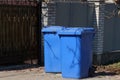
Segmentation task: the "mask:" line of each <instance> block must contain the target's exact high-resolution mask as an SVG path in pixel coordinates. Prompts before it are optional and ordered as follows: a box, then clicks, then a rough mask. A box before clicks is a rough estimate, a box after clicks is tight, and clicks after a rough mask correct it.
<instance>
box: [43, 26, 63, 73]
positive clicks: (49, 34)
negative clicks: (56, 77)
mask: <svg viewBox="0 0 120 80" xmlns="http://www.w3.org/2000/svg"><path fill="white" fill-rule="evenodd" d="M62 28H63V27H61V26H49V27H44V28H43V29H42V33H43V37H44V65H45V72H61V55H60V38H59V35H58V31H60V30H61V29H62Z"/></svg>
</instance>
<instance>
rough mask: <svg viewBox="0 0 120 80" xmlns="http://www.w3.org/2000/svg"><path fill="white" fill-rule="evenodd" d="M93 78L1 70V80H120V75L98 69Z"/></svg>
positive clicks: (35, 69) (38, 69) (37, 70)
mask: <svg viewBox="0 0 120 80" xmlns="http://www.w3.org/2000/svg"><path fill="white" fill-rule="evenodd" d="M97 69H98V70H97V71H95V74H94V76H93V77H88V78H84V79H66V78H62V76H61V74H60V73H59V74H58V73H45V72H44V67H33V68H27V69H17V70H16V69H5V70H2V69H0V70H1V71H0V80H120V75H119V74H116V73H114V72H111V71H109V70H105V68H100V67H99V68H97Z"/></svg>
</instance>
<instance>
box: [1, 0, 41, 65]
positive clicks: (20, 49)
mask: <svg viewBox="0 0 120 80" xmlns="http://www.w3.org/2000/svg"><path fill="white" fill-rule="evenodd" d="M37 5H38V0H1V1H0V64H1V63H9V62H17V61H23V60H26V59H31V58H32V59H33V58H37V56H38V54H39V52H38V51H39V50H38V49H39V47H38V43H39V42H38V41H39V40H37V39H38V38H37V37H38V36H39V34H38V31H37V30H38V29H39V28H38V27H39V26H38V19H37V18H38V8H37V7H38V6H37Z"/></svg>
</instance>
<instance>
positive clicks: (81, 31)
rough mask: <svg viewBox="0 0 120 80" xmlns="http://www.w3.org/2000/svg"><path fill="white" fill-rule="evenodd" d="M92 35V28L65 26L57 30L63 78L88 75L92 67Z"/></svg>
mask: <svg viewBox="0 0 120 80" xmlns="http://www.w3.org/2000/svg"><path fill="white" fill-rule="evenodd" d="M93 35H94V29H93V28H66V29H64V30H62V31H60V32H59V36H60V40H61V58H62V76H63V77H64V78H84V77H88V73H89V69H90V68H91V67H92V40H93Z"/></svg>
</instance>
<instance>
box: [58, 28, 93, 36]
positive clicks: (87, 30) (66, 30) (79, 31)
mask: <svg viewBox="0 0 120 80" xmlns="http://www.w3.org/2000/svg"><path fill="white" fill-rule="evenodd" d="M83 32H85V33H93V32H94V28H84V27H79V28H64V29H63V30H61V31H60V32H58V34H59V35H81V34H82V33H83Z"/></svg>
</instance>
